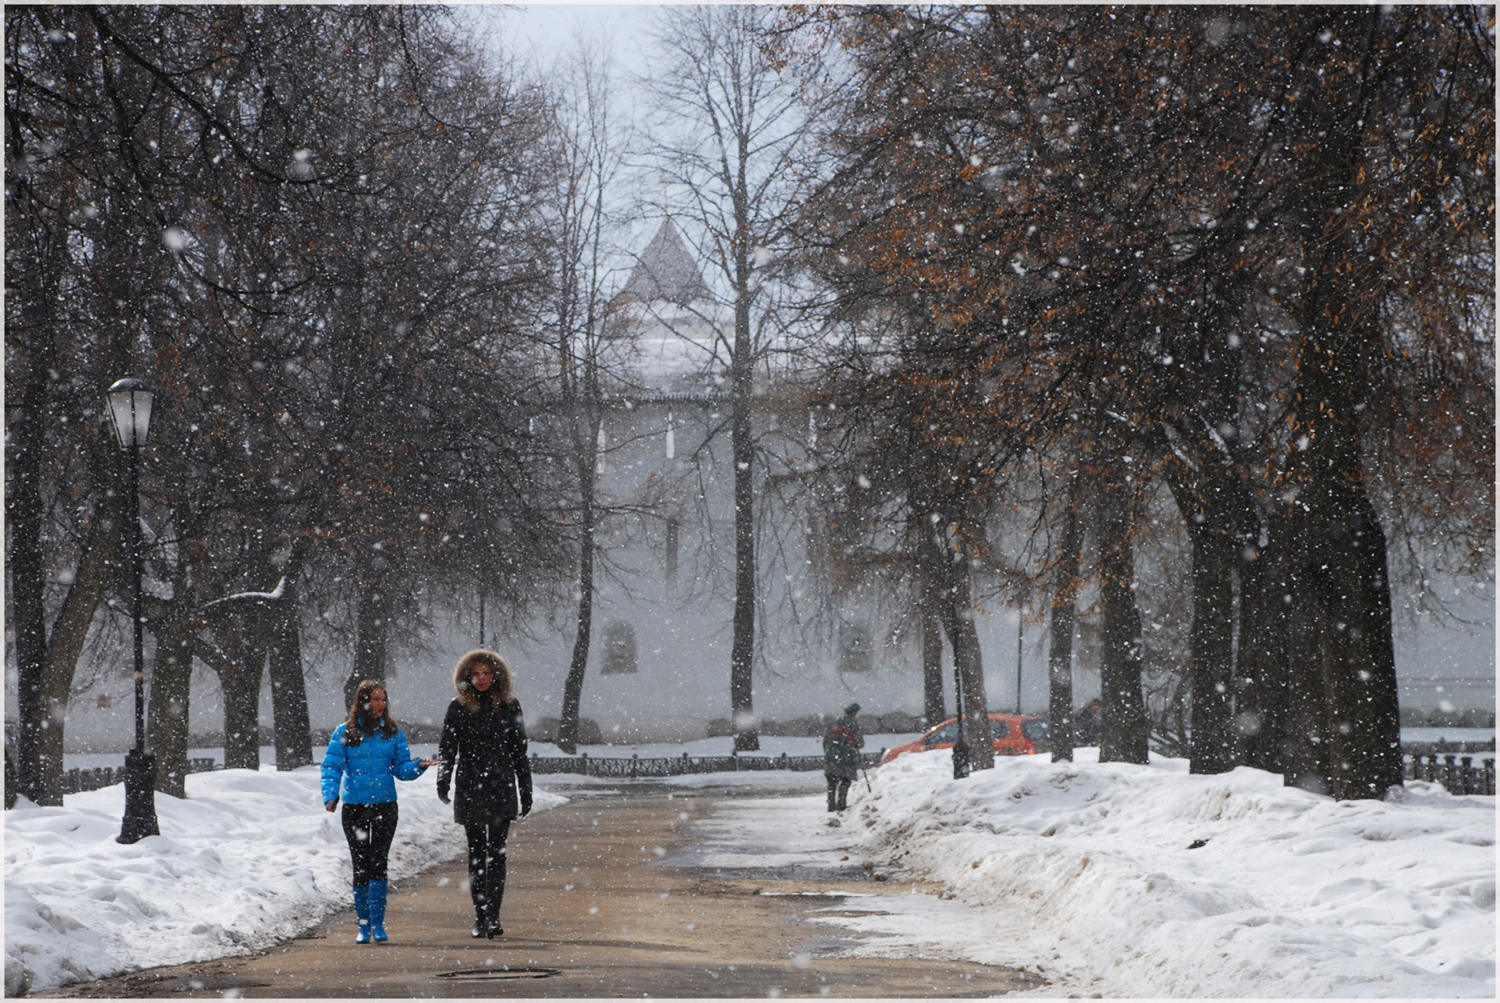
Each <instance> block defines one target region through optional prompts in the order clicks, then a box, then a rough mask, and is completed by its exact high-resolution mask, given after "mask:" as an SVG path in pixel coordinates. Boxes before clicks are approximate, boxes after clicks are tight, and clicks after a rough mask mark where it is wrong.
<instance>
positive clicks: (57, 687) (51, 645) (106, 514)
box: [22, 493, 120, 805]
mask: <svg viewBox="0 0 1500 1003" xmlns="http://www.w3.org/2000/svg"><path fill="white" fill-rule="evenodd" d="M117 494H118V493H117ZM98 505H99V507H98V508H97V509H96V511H95V513H94V519H93V522H92V523H90V525H89V530H88V535H87V536H86V537H85V538H84V545H83V553H82V555H81V557H80V562H79V566H78V570H77V572H76V573H75V576H74V579H73V584H72V585H71V586H70V587H69V588H68V592H67V595H66V596H65V597H64V598H63V605H62V609H61V610H59V611H58V614H57V618H56V619H55V620H54V621H53V623H52V635H51V637H49V638H48V639H47V645H46V650H45V653H44V655H43V661H42V678H41V692H40V697H41V703H40V713H41V715H42V717H41V718H40V720H41V722H42V724H41V727H40V728H39V729H37V732H36V735H35V739H34V741H35V745H34V746H33V748H34V750H35V761H36V767H37V770H38V772H37V778H38V781H39V787H38V788H36V790H37V793H38V794H39V795H40V796H39V797H33V798H32V800H33V801H36V802H37V804H56V805H60V804H62V796H63V795H62V777H63V732H64V724H65V722H66V718H67V711H68V697H69V696H70V695H71V694H72V690H73V676H74V674H75V672H76V670H77V667H78V658H79V656H80V655H81V654H82V653H83V645H84V642H85V641H86V640H87V639H88V634H89V629H90V628H91V627H92V626H93V623H94V616H95V614H96V613H97V611H98V609H99V603H100V602H101V601H102V600H103V598H104V592H105V589H106V588H107V587H108V585H109V583H110V582H111V581H112V580H113V579H114V577H115V572H116V570H117V562H116V558H117V556H118V555H119V552H120V526H119V498H118V497H114V498H101V499H100V500H99V503H98ZM22 735H23V736H24V735H25V729H24V728H23V729H22ZM23 789H24V788H23ZM27 796H28V797H31V794H30V793H28V794H27Z"/></svg>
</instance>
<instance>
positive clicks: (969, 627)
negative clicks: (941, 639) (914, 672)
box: [938, 559, 995, 770]
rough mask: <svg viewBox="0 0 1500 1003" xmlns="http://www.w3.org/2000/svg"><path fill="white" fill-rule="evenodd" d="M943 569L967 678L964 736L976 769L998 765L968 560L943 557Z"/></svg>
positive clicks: (948, 615)
mask: <svg viewBox="0 0 1500 1003" xmlns="http://www.w3.org/2000/svg"><path fill="white" fill-rule="evenodd" d="M938 567H940V568H942V569H943V578H942V581H943V584H944V585H946V586H947V587H946V589H945V590H944V592H945V595H944V596H943V599H944V602H943V608H942V616H943V626H944V628H945V629H946V630H947V631H948V643H949V645H950V647H951V648H952V649H953V666H954V670H955V672H956V673H957V674H958V675H959V676H960V677H961V678H962V679H963V684H964V692H963V707H962V708H961V713H962V714H963V715H964V718H965V720H964V723H963V728H964V737H965V738H966V739H967V741H968V743H969V762H970V764H971V765H972V767H973V768H974V769H976V770H988V769H991V768H993V767H994V765H995V747H994V746H993V745H991V744H990V713H989V697H988V696H986V694H985V691H984V662H983V659H982V658H981V654H980V650H979V632H978V631H977V630H976V629H975V628H974V600H973V595H972V591H971V585H970V581H969V563H968V561H966V560H962V559H960V560H941V561H939V562H938Z"/></svg>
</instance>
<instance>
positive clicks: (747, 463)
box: [650, 6, 811, 752]
mask: <svg viewBox="0 0 1500 1003" xmlns="http://www.w3.org/2000/svg"><path fill="white" fill-rule="evenodd" d="M774 17H775V12H774V11H772V10H768V9H766V8H760V7H754V6H701V7H678V8H672V9H671V10H670V12H669V13H665V14H663V15H661V16H660V18H659V21H658V24H657V30H656V38H657V41H658V43H659V44H660V46H661V48H662V49H663V51H664V53H665V55H666V58H665V60H664V65H665V69H664V72H663V74H662V76H660V77H658V78H655V79H653V80H651V81H650V86H651V90H652V93H653V95H654V97H655V102H656V108H657V110H658V111H659V112H660V114H661V132H660V135H661V137H662V138H661V140H660V141H659V143H658V146H657V149H656V152H655V159H656V162H657V164H658V166H659V169H660V171H661V173H662V175H663V176H664V177H665V178H666V179H667V180H668V183H669V184H670V185H671V186H672V190H674V191H675V192H677V193H679V194H680V198H681V201H682V202H683V203H685V205H686V208H685V209H682V210H680V211H679V212H678V213H677V214H676V215H677V218H678V219H679V220H680V221H681V222H683V224H684V229H685V231H686V235H687V237H688V239H689V241H691V242H693V243H695V244H697V245H698V250H699V254H698V258H699V260H701V261H706V262H708V263H709V265H710V267H711V269H712V271H713V272H714V273H715V274H716V276H717V280H716V281H713V282H711V285H713V286H714V293H715V295H716V296H717V297H718V299H719V300H720V302H721V303H722V304H723V305H724V306H725V307H726V309H727V310H728V311H730V312H731V314H732V318H733V319H732V321H731V322H730V323H729V324H728V326H727V328H726V327H721V328H720V329H719V330H718V332H717V340H716V344H715V346H714V359H713V365H714V367H715V369H716V370H717V371H716V372H715V375H716V376H724V377H727V380H728V384H729V433H730V447H731V448H730V452H731V460H732V462H733V464H734V617H733V632H732V641H731V650H730V670H729V692H730V706H731V710H732V712H733V717H734V729H735V739H734V746H735V749H736V750H737V751H741V752H743V751H750V750H755V749H758V748H759V747H760V740H759V737H758V727H757V724H756V718H755V711H754V698H753V692H752V691H753V685H752V683H753V679H752V668H753V666H754V662H755V640H756V624H755V617H756V593H757V584H756V582H757V575H756V571H757V565H756V553H755V539H756V536H755V511H756V509H755V487H754V485H755V483H756V476H757V472H756V470H755V452H756V451H755V441H754V433H753V429H752V425H751V417H752V407H753V403H754V401H753V398H754V395H755V374H756V371H757V368H758V366H759V365H760V364H761V363H762V362H763V361H764V359H765V358H766V356H767V353H768V352H769V351H770V348H771V339H772V338H773V337H774V335H775V334H776V333H777V332H778V322H777V319H776V313H775V311H774V308H773V303H772V297H771V290H770V288H769V286H768V284H767V283H766V282H765V281H764V280H765V276H766V275H767V274H768V273H769V272H770V270H771V266H772V264H773V262H774V261H775V260H776V257H777V254H778V251H779V249H780V248H781V247H782V246H783V243H784V241H785V238H786V232H787V227H788V225H789V223H790V221H791V217H792V215H793V213H794V211H795V209H796V208H797V200H796V198H795V192H796V191H797V188H796V186H795V185H796V181H797V179H798V177H799V175H800V171H799V170H797V168H799V167H800V166H801V164H802V159H803V156H804V153H805V151H806V149H807V143H808V139H809V133H808V130H807V127H806V126H807V122H808V118H809V115H810V114H811V113H810V111H809V108H808V106H807V105H806V104H804V103H802V102H800V101H799V98H798V95H797V93H796V92H795V90H794V89H793V88H792V87H791V86H790V85H789V84H788V82H787V81H785V80H783V79H782V77H781V75H780V73H779V71H778V65H779V64H778V61H777V59H776V57H775V54H774V52H773V51H772V50H771V47H770V42H771V32H772V29H773V19H774Z"/></svg>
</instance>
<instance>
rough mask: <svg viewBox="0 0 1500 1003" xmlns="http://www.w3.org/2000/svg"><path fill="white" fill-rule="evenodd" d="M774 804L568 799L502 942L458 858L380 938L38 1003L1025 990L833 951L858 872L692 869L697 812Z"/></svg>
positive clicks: (289, 951)
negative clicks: (481, 912)
mask: <svg viewBox="0 0 1500 1003" xmlns="http://www.w3.org/2000/svg"><path fill="white" fill-rule="evenodd" d="M771 793H774V792H768V791H767V790H765V789H764V788H757V789H753V790H746V791H735V790H727V789H709V790H704V789H699V790H677V791H673V790H668V789H667V788H664V787H659V786H645V785H642V786H635V787H631V788H629V789H628V790H619V791H610V792H599V793H597V794H595V793H589V792H587V791H570V792H569V796H570V797H572V798H573V800H572V801H570V802H569V803H568V804H566V805H563V806H562V807H560V808H555V809H552V810H550V811H546V812H540V813H538V814H537V815H536V816H535V817H533V818H530V819H526V820H524V821H522V822H521V823H519V824H518V825H517V826H515V827H514V828H513V829H512V836H511V842H510V867H509V883H508V887H507V891H506V897H505V905H504V909H503V911H502V915H501V919H502V921H503V923H504V925H505V936H504V937H503V938H500V939H497V940H494V941H486V940H473V939H471V938H470V937H469V927H470V925H471V924H472V922H473V911H472V908H471V906H470V904H469V896H468V893H467V891H465V890H464V888H465V885H464V881H465V879H466V876H465V873H464V868H463V864H462V862H461V861H454V862H451V863H447V864H442V865H439V866H437V867H435V868H434V869H433V870H431V871H428V872H427V873H425V874H423V875H421V876H420V877H417V878H412V879H407V880H405V881H402V882H400V885H399V887H398V888H394V889H393V890H392V892H391V897H390V904H389V908H388V912H387V916H386V928H387V930H388V931H389V932H390V935H391V940H390V942H389V943H387V944H379V945H369V946H359V945H356V944H354V942H353V934H354V920H353V913H352V910H351V911H349V912H347V913H343V914H338V915H335V916H334V917H333V918H332V919H331V920H330V921H329V922H327V923H325V924H323V925H322V926H320V927H318V928H316V929H314V930H312V931H310V932H309V933H308V934H307V935H306V936H304V937H302V938H299V939H297V940H294V941H289V942H287V943H284V944H280V945H277V946H275V947H272V948H270V949H268V950H266V951H264V952H262V953H260V954H256V955H252V956H247V957H240V958H226V959H223V960H221V961H214V962H205V963H201V964H192V965H178V966H174V967H171V968H161V969H152V970H149V971H145V972H140V973H136V974H134V975H127V976H120V977H117V978H112V979H106V980H103V981H101V982H97V983H86V984H79V985H74V986H69V987H65V988H63V989H60V990H55V991H53V992H50V993H44V994H38V995H45V996H68V997H115V998H118V997H140V996H173V997H219V996H224V995H237V996H242V997H247V998H248V997H281V998H286V997H323V998H339V997H390V998H423V997H470V996H516V997H528V998H538V997H543V998H554V997H555V998H570V997H624V996H632V997H637V998H639V997H642V996H652V997H677V998H683V997H697V998H712V997H765V996H834V997H849V996H855V997H899V996H907V997H943V996H992V995H996V994H1000V993H1005V992H1008V991H1011V990H1015V989H1026V988H1033V987H1034V986H1035V983H1034V981H1031V980H1030V979H1029V978H1028V977H1027V976H1025V975H1023V974H1022V973H1018V972H1012V971H1010V970H1008V969H1002V968H994V967H989V966H984V965H976V964H972V963H961V962H936V961H922V960H917V959H879V958H841V957H836V956H831V955H834V954H836V953H838V952H839V951H840V950H841V949H843V948H846V947H847V946H849V944H850V942H849V941H847V940H844V939H842V938H841V936H840V934H839V932H838V931H837V930H834V929H831V928H829V927H827V926H823V925H815V924H813V923H811V922H808V917H809V916H810V915H811V914H812V912H813V911H814V910H818V911H819V912H820V913H821V914H823V915H827V910H829V909H837V908H838V907H839V904H840V898H839V893H840V892H841V891H842V892H850V891H854V890H858V892H860V893H862V894H865V895H868V894H870V893H872V892H874V893H877V894H879V893H883V892H884V891H886V888H885V886H884V885H881V884H878V883H876V882H873V881H872V880H871V879H870V875H869V874H868V873H866V872H864V871H863V870H861V869H860V868H858V867H857V866H851V867H849V868H848V869H847V870H846V871H844V872H839V871H837V870H822V871H816V872H805V871H803V870H802V869H797V868H789V869H781V870H776V871H755V870H734V871H726V870H720V869H714V868H711V867H706V866H702V864H701V854H700V852H699V851H700V847H699V845H698V843H697V836H698V833H697V832H695V828H696V827H695V824H694V823H695V822H699V821H702V820H703V819H705V818H706V817H707V815H708V813H709V810H710V806H711V805H712V804H713V803H714V802H715V801H722V800H725V799H727V798H733V797H766V796H767V795H768V794H771ZM459 838H461V837H459ZM910 887H911V886H910V885H909V884H905V883H903V884H902V886H901V890H903V891H904V890H906V889H908V888H910ZM889 891H891V892H894V891H896V889H894V888H891V889H889ZM870 901H871V900H869V899H862V902H861V904H862V908H865V909H868V907H869V904H870Z"/></svg>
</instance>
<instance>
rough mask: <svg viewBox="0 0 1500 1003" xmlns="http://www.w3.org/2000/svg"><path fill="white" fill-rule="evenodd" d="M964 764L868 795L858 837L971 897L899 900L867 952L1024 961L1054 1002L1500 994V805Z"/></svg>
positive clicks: (1085, 763) (911, 762) (1073, 768)
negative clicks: (1498, 856)
mask: <svg viewBox="0 0 1500 1003" xmlns="http://www.w3.org/2000/svg"><path fill="white" fill-rule="evenodd" d="M951 768H952V767H951V760H950V757H949V756H947V755H945V754H941V753H938V754H924V755H907V756H902V757H901V758H900V759H898V760H896V761H895V762H894V763H892V764H890V765H888V766H885V767H882V768H881V769H879V770H876V771H873V772H872V773H871V778H872V780H873V790H872V791H869V792H867V791H866V790H865V789H864V785H856V787H855V788H854V791H853V793H852V795H851V808H853V809H854V810H853V811H852V812H849V813H846V818H847V816H853V818H854V819H855V820H857V821H855V822H854V823H853V824H852V825H851V822H850V821H848V820H846V822H845V827H846V828H845V831H846V832H848V831H849V829H851V828H852V829H854V830H855V831H856V832H861V833H862V838H863V840H864V844H863V849H864V850H865V851H866V852H868V853H869V854H871V855H872V856H875V857H877V858H880V859H884V860H887V861H892V862H895V863H896V864H897V865H898V866H899V867H901V868H903V869H904V870H905V872H906V875H905V876H907V877H909V878H919V879H927V880H935V881H939V882H941V883H942V884H943V885H944V886H946V889H947V892H946V893H945V895H944V896H943V897H944V898H946V897H948V896H949V895H951V896H952V897H953V898H954V899H955V900H956V902H954V903H946V902H937V901H933V897H932V896H926V895H916V894H913V895H897V896H889V895H882V896H879V897H878V898H877V899H874V900H871V901H872V902H875V903H878V905H877V904H872V905H869V908H870V909H872V910H878V911H879V912H878V913H876V912H872V913H871V914H870V915H869V916H868V917H862V918H857V919H854V920H848V919H844V920H832V921H831V922H835V923H839V924H841V925H852V926H853V927H854V928H855V929H858V930H861V931H863V932H865V933H866V934H867V935H868V937H869V939H868V940H867V941H866V942H865V943H864V945H863V946H862V947H861V949H860V953H867V954H872V955H877V956H878V955H884V956H893V955H899V954H916V955H919V956H920V955H925V956H931V957H949V958H953V957H959V958H965V959H968V960H972V961H976V962H982V963H986V964H999V965H1010V966H1014V967H1018V968H1026V969H1029V970H1032V971H1036V972H1039V973H1041V974H1042V975H1043V976H1044V977H1045V978H1047V979H1049V980H1051V982H1052V987H1051V988H1050V989H1049V990H1046V991H1044V992H1045V994H1046V995H1056V994H1057V993H1058V992H1059V991H1063V992H1075V993H1076V992H1082V993H1084V994H1090V993H1100V994H1102V995H1104V996H1107V997H1141V996H1149V997H1212V996H1229V997H1236V996H1238V997H1244V996H1269V997H1291V996H1296V997H1327V996H1360V997H1479V996H1486V997H1494V995H1495V799H1494V797H1477V796H1476V797H1454V796H1451V795H1449V794H1448V793H1447V792H1446V791H1444V790H1443V789H1442V788H1441V787H1438V786H1435V785H1431V784H1425V783H1412V784H1409V785H1408V786H1407V788H1406V790H1405V791H1404V792H1401V793H1400V794H1399V796H1398V797H1396V798H1394V799H1392V800H1389V801H1386V802H1372V801H1358V802H1342V803H1341V802H1335V801H1332V800H1330V799H1328V798H1326V797H1320V796H1317V795H1314V794H1309V793H1306V792H1304V791H1300V790H1296V789H1290V788H1286V787H1283V786H1282V785H1281V778H1280V776H1278V775H1271V774H1267V773H1263V772H1260V771H1257V770H1251V769H1248V768H1240V769H1237V770H1235V771H1234V772H1232V773H1228V774H1223V775H1219V776H1194V775H1190V774H1189V773H1188V772H1187V763H1186V762H1185V761H1183V760H1171V759H1156V758H1153V761H1152V763H1151V765H1150V766H1130V765H1126V764H1120V763H1108V764H1102V765H1101V764H1099V763H1098V762H1097V750H1094V749H1082V750H1079V752H1078V761H1077V762H1075V763H1072V764H1068V763H1057V764H1053V763H1052V762H1050V761H1049V759H1047V758H1044V757H1017V758H1014V759H1001V760H1000V761H999V762H998V763H997V765H996V768H995V769H994V770H987V771H983V772H979V773H975V774H973V775H972V776H971V777H969V778H968V779H965V780H962V781H954V780H953V779H952V774H951ZM818 807H819V806H818V805H817V804H816V803H813V804H812V805H811V806H810V809H809V810H811V811H814V812H816V811H817V810H818ZM903 900H905V902H904V904H902V903H903ZM923 900H926V901H923ZM960 904H961V905H962V906H965V907H967V908H965V909H964V910H963V911H964V912H965V913H967V915H966V916H964V917H956V916H952V915H949V914H947V913H945V910H947V911H948V913H951V910H952V907H953V906H954V905H960ZM919 917H920V921H917V920H918V919H919Z"/></svg>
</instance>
